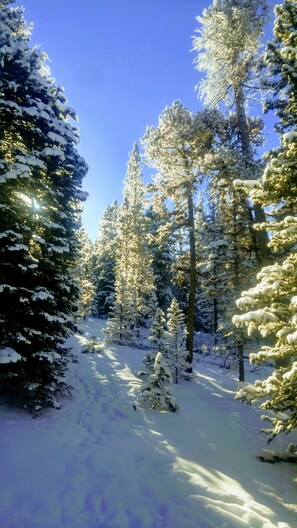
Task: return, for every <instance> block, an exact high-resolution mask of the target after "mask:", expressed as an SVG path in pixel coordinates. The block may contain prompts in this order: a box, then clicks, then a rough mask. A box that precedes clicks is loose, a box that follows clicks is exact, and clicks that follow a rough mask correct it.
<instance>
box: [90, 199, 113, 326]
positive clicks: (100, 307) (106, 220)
mask: <svg viewBox="0 0 297 528" xmlns="http://www.w3.org/2000/svg"><path fill="white" fill-rule="evenodd" d="M118 214H119V206H118V203H117V202H116V201H115V202H113V203H112V204H111V205H109V206H107V208H106V209H105V211H104V213H103V215H102V217H101V218H100V221H99V229H98V236H97V238H96V240H95V244H94V253H93V277H94V284H95V290H96V291H95V298H94V314H95V315H97V317H106V316H107V315H108V313H109V310H110V308H111V306H112V303H113V300H114V290H115V260H116V234H117V233H116V230H117V221H118Z"/></svg>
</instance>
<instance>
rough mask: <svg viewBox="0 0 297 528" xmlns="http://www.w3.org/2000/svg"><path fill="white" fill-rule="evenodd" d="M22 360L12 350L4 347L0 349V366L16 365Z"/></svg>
mask: <svg viewBox="0 0 297 528" xmlns="http://www.w3.org/2000/svg"><path fill="white" fill-rule="evenodd" d="M20 359H22V356H20V354H18V353H17V352H16V351H15V350H14V349H13V348H10V347H6V348H1V349H0V364H2V365H3V364H4V363H16V362H17V361H19V360H20Z"/></svg>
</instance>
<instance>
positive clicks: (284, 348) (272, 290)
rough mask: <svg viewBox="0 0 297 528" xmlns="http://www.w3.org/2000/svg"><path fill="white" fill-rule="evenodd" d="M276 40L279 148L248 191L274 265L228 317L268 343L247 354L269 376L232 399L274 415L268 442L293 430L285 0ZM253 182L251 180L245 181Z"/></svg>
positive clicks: (290, 57) (293, 209)
mask: <svg viewBox="0 0 297 528" xmlns="http://www.w3.org/2000/svg"><path fill="white" fill-rule="evenodd" d="M275 15H276V18H275V25H274V35H275V38H274V41H272V42H270V43H269V45H268V48H267V53H266V60H267V63H268V67H269V69H270V71H271V73H272V78H271V84H270V86H271V88H272V89H273V94H272V95H273V98H274V99H273V107H274V108H275V109H276V110H277V114H278V116H279V118H280V122H279V124H278V127H277V128H278V130H279V131H281V133H282V135H281V136H280V142H281V144H280V146H279V147H278V148H276V149H274V150H272V151H271V152H270V153H269V154H268V156H267V157H268V163H267V166H266V168H265V170H264V174H263V176H262V179H261V181H260V182H258V181H255V182H254V187H253V188H252V189H250V191H251V196H252V199H253V200H254V201H257V202H258V203H260V204H261V205H262V206H264V207H269V215H270V218H271V220H270V221H269V222H267V223H265V224H263V225H261V226H259V227H260V228H261V229H265V230H266V231H269V232H270V233H271V238H270V242H269V244H270V246H271V248H272V250H273V256H274V258H275V263H274V264H273V265H271V266H267V267H264V268H263V269H262V270H261V272H260V273H259V274H258V280H259V282H258V284H257V285H256V287H254V288H252V289H250V290H248V291H245V292H243V293H242V297H241V298H240V299H239V300H238V302H237V304H238V307H239V308H241V309H243V310H249V311H248V312H247V313H244V314H243V315H236V316H234V318H233V321H234V323H235V324H237V325H239V326H246V327H247V331H248V333H249V334H252V333H253V332H254V331H258V332H259V333H260V334H261V335H262V336H263V337H267V338H268V339H269V343H270V344H267V345H266V346H262V349H261V350H260V351H259V352H258V353H255V354H252V355H251V356H250V360H251V362H252V363H257V364H258V363H260V364H261V363H264V362H266V361H273V362H274V363H275V369H274V371H273V373H272V375H271V376H269V377H268V378H267V379H265V380H263V381H260V380H259V381H256V382H255V384H254V385H251V384H249V385H246V386H245V387H243V388H242V389H241V390H240V391H239V393H238V395H237V397H238V398H239V399H241V400H245V401H247V402H248V403H252V402H254V401H256V400H263V402H262V404H261V408H263V409H266V410H270V411H273V412H274V413H275V415H274V416H273V417H272V416H271V415H270V416H266V417H265V418H264V419H265V420H266V421H268V422H269V423H270V424H271V427H270V428H269V429H266V430H265V432H266V433H267V434H268V438H269V441H271V440H272V439H273V438H274V437H275V436H276V435H278V434H279V433H282V432H284V433H289V432H290V431H292V429H295V428H296V427H297V409H296V401H297V389H296V387H297V361H296V356H297V331H296V323H297V254H296V244H297V179H296V168H297V127H296V108H297V85H296V54H297V52H296V50H297V4H296V1H295V0H285V1H284V3H283V4H281V5H278V6H276V7H275ZM249 185H250V182H249Z"/></svg>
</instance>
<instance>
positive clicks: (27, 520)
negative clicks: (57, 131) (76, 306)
mask: <svg viewBox="0 0 297 528" xmlns="http://www.w3.org/2000/svg"><path fill="white" fill-rule="evenodd" d="M102 324H103V323H102V321H96V320H91V319H90V320H88V321H87V322H86V325H85V336H86V337H90V336H92V335H96V334H98V328H99V327H101V326H102ZM82 339H83V338H82V337H80V336H76V337H74V338H72V344H73V347H74V350H78V356H79V363H73V364H72V365H71V368H70V370H69V378H70V383H71V384H72V385H73V386H74V388H75V390H74V393H73V397H72V398H71V399H69V400H65V401H64V405H63V408H62V409H61V410H60V411H48V412H47V413H45V414H44V415H43V416H42V417H40V418H38V419H35V420H32V419H31V418H30V417H28V416H27V415H26V414H24V413H22V412H16V411H10V413H9V411H7V412H6V414H5V413H4V414H3V413H2V414H0V420H1V421H0V424H1V430H2V433H1V440H0V449H1V452H2V453H4V454H5V456H4V458H3V461H2V462H1V469H0V471H1V484H0V491H1V495H0V497H1V498H0V526H1V528H213V527H215V528H242V527H247V528H295V527H296V526H297V508H296V506H295V502H296V496H297V494H296V491H297V489H296V488H297V479H296V476H295V475H296V472H295V469H294V468H293V467H292V466H291V465H283V464H278V465H270V464H261V463H259V462H258V461H257V460H256V459H255V456H254V453H253V450H256V449H258V448H259V447H260V446H261V447H262V445H261V444H262V443H263V441H262V442H261V439H259V435H258V429H259V422H258V417H257V415H256V414H257V413H256V412H255V410H253V409H251V408H248V407H245V406H243V405H242V404H240V403H238V402H236V401H234V393H233V388H234V382H233V381H232V380H231V379H228V378H227V377H226V376H223V375H221V377H222V380H223V382H224V383H223V384H222V383H220V381H218V380H217V379H218V378H217V374H218V370H216V369H215V368H208V369H207V368H205V367H203V368H201V370H200V371H199V372H198V374H197V381H198V383H195V382H184V383H182V384H180V385H178V386H175V387H174V390H175V395H176V398H177V401H178V402H179V404H180V407H181V410H180V411H179V412H178V413H174V414H172V413H158V412H155V411H152V410H151V409H142V408H140V407H139V406H138V408H137V411H136V412H135V411H134V410H133V403H134V402H135V401H136V399H137V396H138V394H139V387H140V385H141V380H140V379H139V378H137V377H136V376H135V375H134V372H136V371H137V370H140V369H141V368H142V357H143V355H144V353H143V352H142V351H139V350H135V349H130V348H128V347H113V346H111V347H106V348H105V349H104V350H102V353H101V354H94V355H91V354H89V355H85V354H80V352H79V347H78V345H77V344H78V343H79V342H81V341H82ZM222 380H221V381H222ZM243 410H244V412H243ZM255 424H256V426H255Z"/></svg>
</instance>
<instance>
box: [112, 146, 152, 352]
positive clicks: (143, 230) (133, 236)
mask: <svg viewBox="0 0 297 528" xmlns="http://www.w3.org/2000/svg"><path fill="white" fill-rule="evenodd" d="M124 184H125V185H124V191H123V196H124V199H123V204H122V205H121V207H120V210H119V214H118V222H117V236H116V253H115V297H114V302H113V306H112V309H111V311H110V319H109V321H108V323H107V327H106V330H105V333H106V335H108V334H109V335H110V336H111V338H112V339H113V340H115V339H116V338H115V335H114V334H113V332H115V329H116V328H117V327H118V325H119V324H120V328H121V333H122V331H123V330H122V328H123V327H124V328H125V336H126V337H125V340H126V343H127V339H128V335H129V336H130V337H129V339H130V342H131V344H134V343H135V340H136V339H137V337H138V334H139V328H140V326H141V325H142V324H143V323H144V321H145V318H146V317H149V316H151V315H152V314H153V313H154V309H155V304H156V299H155V286H154V276H153V271H152V266H151V261H152V259H151V255H150V252H149V247H148V232H147V223H146V218H145V210H144V185H143V181H142V172H141V163H140V155H139V150H138V146H137V144H135V145H134V147H133V150H132V152H131V153H130V158H129V161H128V169H127V175H126V178H125V182H124ZM117 321H118V322H117ZM117 335H118V331H117Z"/></svg>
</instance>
